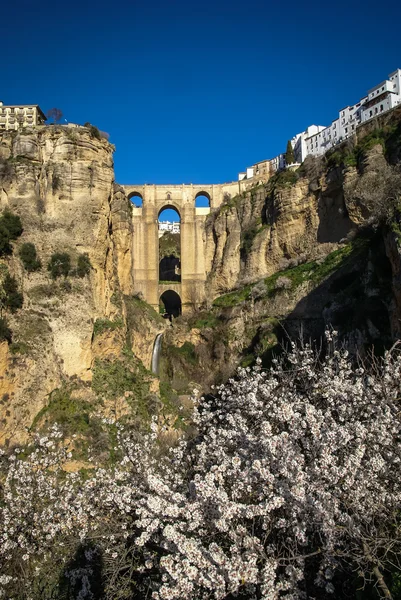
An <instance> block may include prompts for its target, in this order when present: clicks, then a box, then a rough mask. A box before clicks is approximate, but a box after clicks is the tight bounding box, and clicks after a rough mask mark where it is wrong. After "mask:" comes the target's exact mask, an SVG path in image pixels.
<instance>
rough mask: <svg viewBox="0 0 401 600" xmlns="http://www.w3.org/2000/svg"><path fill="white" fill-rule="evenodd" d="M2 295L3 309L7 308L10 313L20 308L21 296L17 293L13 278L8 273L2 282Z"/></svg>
mask: <svg viewBox="0 0 401 600" xmlns="http://www.w3.org/2000/svg"><path fill="white" fill-rule="evenodd" d="M3 293H4V296H3V306H4V307H5V308H8V309H9V310H10V311H11V312H12V313H14V312H16V311H17V310H18V309H19V308H21V306H22V304H23V296H22V294H21V293H20V292H19V291H18V286H17V282H16V279H15V277H12V276H11V275H10V274H9V273H7V275H6V276H5V278H4V281H3Z"/></svg>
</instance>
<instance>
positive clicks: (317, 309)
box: [262, 233, 394, 366]
mask: <svg viewBox="0 0 401 600" xmlns="http://www.w3.org/2000/svg"><path fill="white" fill-rule="evenodd" d="M367 235H372V234H371V233H370V234H367ZM392 304H393V302H392V272H391V265H390V262H389V260H388V258H387V256H386V253H385V247H384V243H383V238H382V235H381V234H380V233H376V234H373V236H372V238H371V239H370V240H369V241H367V243H366V245H365V246H364V247H363V249H362V250H356V251H354V252H353V253H352V254H351V255H350V256H349V258H348V260H347V261H346V262H345V263H344V264H343V265H342V266H340V268H339V269H338V270H337V271H335V272H334V273H332V275H330V276H329V277H328V278H327V279H326V280H325V281H323V282H322V283H321V284H320V285H318V286H317V287H316V288H314V289H313V290H312V291H311V292H310V293H309V294H307V295H306V296H305V297H303V298H302V299H301V300H300V301H299V302H298V304H297V305H296V306H295V308H294V309H293V310H292V311H291V312H290V313H289V314H288V315H287V316H286V318H285V319H283V320H282V321H281V322H280V324H279V325H276V327H275V329H274V333H275V335H276V337H277V341H278V344H277V345H275V346H274V347H273V348H270V349H268V350H267V351H266V352H265V353H264V354H263V355H262V361H263V364H264V365H266V366H267V365H268V364H270V362H271V359H272V357H273V355H277V353H279V352H280V348H284V347H287V346H288V344H289V340H290V339H291V340H294V339H299V337H300V336H301V335H302V337H303V339H304V341H311V342H312V343H314V344H317V345H319V344H320V343H321V340H322V339H324V332H325V330H326V329H327V328H328V327H332V328H333V329H335V330H337V331H338V337H339V341H340V343H345V344H346V346H347V348H348V350H349V351H350V352H352V353H359V354H361V355H364V354H365V353H366V352H367V351H369V350H370V349H372V348H373V350H374V352H375V353H376V354H382V353H383V352H384V350H385V349H386V348H388V347H389V346H391V344H392V343H393V341H394V339H393V337H392V331H391V319H390V311H391V310H392Z"/></svg>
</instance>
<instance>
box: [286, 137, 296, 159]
mask: <svg viewBox="0 0 401 600" xmlns="http://www.w3.org/2000/svg"><path fill="white" fill-rule="evenodd" d="M285 162H286V164H287V165H292V164H293V163H294V162H295V156H294V150H293V147H292V144H291V142H290V140H288V142H287V150H286V153H285Z"/></svg>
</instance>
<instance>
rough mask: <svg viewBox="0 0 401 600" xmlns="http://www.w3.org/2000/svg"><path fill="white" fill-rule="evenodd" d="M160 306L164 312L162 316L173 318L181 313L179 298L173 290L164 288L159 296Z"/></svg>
mask: <svg viewBox="0 0 401 600" xmlns="http://www.w3.org/2000/svg"><path fill="white" fill-rule="evenodd" d="M160 308H161V312H164V316H165V317H166V318H169V319H170V321H171V319H172V317H174V318H175V319H176V318H177V317H179V316H180V314H181V298H180V297H179V295H178V294H177V292H175V291H174V290H166V291H165V292H163V294H162V295H161V296H160Z"/></svg>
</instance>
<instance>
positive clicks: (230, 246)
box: [205, 172, 353, 297]
mask: <svg viewBox="0 0 401 600" xmlns="http://www.w3.org/2000/svg"><path fill="white" fill-rule="evenodd" d="M352 226H353V223H352V222H351V220H350V219H349V217H348V213H347V208H346V206H345V201H344V191H343V177H342V174H339V173H336V172H330V173H327V174H326V175H325V176H324V177H321V178H319V179H315V180H310V179H307V178H301V179H299V180H298V181H297V182H296V183H295V184H294V185H288V184H284V185H273V186H271V185H270V184H267V185H260V186H258V187H256V188H254V189H251V190H249V191H247V192H245V193H244V194H242V195H241V196H237V197H236V198H234V199H232V200H230V201H229V202H228V203H227V204H225V205H223V206H222V207H221V208H220V209H219V211H217V212H216V213H215V214H213V215H211V216H210V218H209V219H208V221H207V222H206V224H205V240H206V242H205V244H206V257H207V270H208V273H209V291H210V292H211V293H212V295H213V297H215V296H216V295H218V294H221V293H224V292H226V291H228V290H230V289H233V288H234V287H236V286H239V285H242V284H245V283H247V282H249V281H256V280H257V279H260V278H262V277H266V276H268V275H271V274H272V273H274V272H276V271H277V270H279V268H280V264H281V263H282V261H283V259H291V258H294V257H297V256H299V255H302V254H307V255H308V256H311V255H313V253H314V251H319V250H318V247H319V246H324V245H325V244H328V243H329V244H331V243H333V242H334V243H336V242H339V241H340V240H341V238H343V237H344V236H345V235H346V234H347V233H348V231H349V230H350V229H351V228H352ZM321 251H322V252H323V253H324V248H321Z"/></svg>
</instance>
